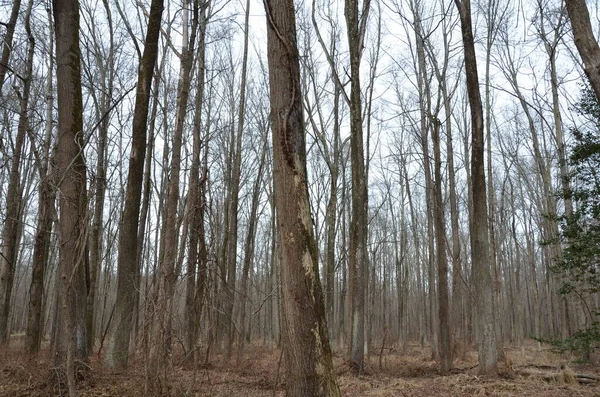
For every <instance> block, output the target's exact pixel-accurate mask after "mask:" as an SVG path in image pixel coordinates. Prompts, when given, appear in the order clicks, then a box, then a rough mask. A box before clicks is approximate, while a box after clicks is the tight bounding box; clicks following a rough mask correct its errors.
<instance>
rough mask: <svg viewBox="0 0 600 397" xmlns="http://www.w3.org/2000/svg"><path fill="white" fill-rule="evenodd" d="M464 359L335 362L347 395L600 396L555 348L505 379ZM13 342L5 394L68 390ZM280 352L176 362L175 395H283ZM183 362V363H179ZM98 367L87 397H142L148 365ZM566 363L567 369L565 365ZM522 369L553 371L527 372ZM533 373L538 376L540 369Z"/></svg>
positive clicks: (2, 384)
mask: <svg viewBox="0 0 600 397" xmlns="http://www.w3.org/2000/svg"><path fill="white" fill-rule="evenodd" d="M463 349H464V351H463V352H462V353H461V355H460V356H461V357H460V358H459V359H457V360H455V369H454V370H453V371H452V374H451V375H449V376H440V375H439V371H438V365H437V363H436V362H435V361H433V360H431V359H430V356H431V353H430V351H429V350H428V349H423V350H421V348H420V347H419V346H417V345H409V346H408V348H407V350H406V351H404V352H402V351H392V352H391V353H389V354H387V355H385V356H384V357H383V360H382V368H381V369H379V358H378V357H377V356H375V355H374V356H373V357H371V359H370V360H368V361H367V371H366V372H367V375H364V376H360V377H356V376H354V375H352V372H351V371H350V369H349V367H348V365H347V364H346V363H345V362H344V360H343V358H342V357H341V356H339V355H336V357H335V366H336V371H337V373H338V379H339V384H340V387H341V389H342V394H343V395H344V396H348V397H350V396H373V397H384V396H401V397H408V396H411V397H425V396H428V397H429V396H457V397H461V396H465V397H467V396H527V397H537V396H540V397H542V396H543V397H559V396H561V397H562V396H586V397H587V396H600V385H598V384H595V385H580V384H579V383H578V382H577V379H576V377H575V373H576V372H579V373H580V372H585V373H589V374H594V375H596V376H598V372H599V370H598V367H597V366H589V365H588V366H586V367H576V366H568V365H567V364H568V362H567V361H566V360H563V359H562V357H560V356H557V355H555V354H552V353H550V352H548V351H541V352H538V351H536V349H535V346H534V345H533V344H531V345H527V346H526V347H525V348H524V349H521V348H519V349H507V350H506V354H507V357H508V359H507V360H506V361H505V363H504V364H500V368H501V374H500V376H499V377H498V378H486V377H479V376H477V375H476V368H475V365H476V352H475V351H474V350H473V349H468V348H465V347H463ZM20 350H21V349H20V348H18V347H17V346H15V347H12V348H11V349H8V350H6V351H4V352H2V353H0V396H6V397H21V396H23V397H25V396H28V397H29V396H31V397H46V396H60V395H64V390H61V389H60V388H58V387H57V386H56V385H55V382H52V375H53V374H52V370H51V369H50V368H51V365H50V363H51V360H50V357H49V356H48V352H47V351H44V352H43V353H42V355H41V356H40V357H39V358H37V359H35V360H30V359H28V358H26V357H24V356H23V355H22V354H21V353H20ZM279 357H280V354H279V351H277V350H269V349H268V348H266V347H263V346H261V345H257V344H254V345H251V346H250V347H249V348H248V350H247V352H246V356H245V360H244V362H243V363H242V364H241V365H240V366H237V365H236V364H235V363H234V362H229V363H228V362H226V361H225V360H224V359H223V358H222V357H220V356H215V357H213V358H212V359H211V365H209V366H207V367H206V368H199V369H197V370H196V371H192V370H190V369H189V368H183V367H175V368H171V369H170V370H169V378H170V383H171V384H170V394H171V395H173V396H184V395H186V391H187V390H189V389H190V385H193V388H192V393H191V394H190V395H193V396H198V397H199V396H206V397H208V396H211V397H213V396H214V397H220V396H222V397H236V396H242V397H273V396H283V395H284V389H285V379H284V377H283V374H280V376H279V381H278V382H277V384H275V382H276V379H277V370H278V362H279ZM174 362H178V360H174ZM90 364H91V368H92V372H91V375H90V376H89V377H87V378H86V379H84V380H83V381H81V382H80V383H79V385H78V388H79V394H78V395H80V396H90V397H91V396H98V397H100V396H132V397H133V396H142V395H143V392H144V369H143V365H142V363H141V362H139V361H136V362H134V364H133V365H132V368H131V369H130V370H128V371H127V372H124V373H112V372H109V371H106V370H105V369H103V368H102V366H101V363H100V362H99V361H98V360H97V358H95V357H94V358H92V360H91V363H90ZM561 366H562V367H563V368H562V369H561ZM521 368H531V369H532V370H533V372H535V371H539V372H540V373H541V374H545V375H547V374H552V376H550V377H548V376H545V375H544V376H522V375H520V374H519V371H520V369H521ZM533 372H532V373H533Z"/></svg>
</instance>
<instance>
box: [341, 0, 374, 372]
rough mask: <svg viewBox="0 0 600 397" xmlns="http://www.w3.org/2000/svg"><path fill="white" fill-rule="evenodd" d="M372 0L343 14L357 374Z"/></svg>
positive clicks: (357, 365) (349, 2)
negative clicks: (363, 77) (364, 81)
mask: <svg viewBox="0 0 600 397" xmlns="http://www.w3.org/2000/svg"><path fill="white" fill-rule="evenodd" d="M369 9H370V0H365V1H364V2H363V7H362V13H361V15H359V9H358V0H346V1H345V6H344V15H345V17H346V26H347V34H348V48H349V51H350V167H351V173H352V217H351V219H350V263H349V269H350V296H351V298H350V299H351V302H350V303H351V310H350V318H351V320H350V324H351V332H350V335H351V336H350V346H351V348H350V350H351V352H350V365H351V367H352V369H353V371H355V372H356V373H357V374H362V372H363V370H364V355H365V299H366V298H365V295H366V279H367V274H366V272H367V261H368V253H367V233H368V225H367V223H368V208H369V204H368V197H369V196H368V192H367V175H366V172H365V153H364V142H363V125H362V121H363V120H362V109H361V103H362V99H361V91H360V61H361V55H362V49H363V43H364V36H365V30H366V23H367V20H368V16H369Z"/></svg>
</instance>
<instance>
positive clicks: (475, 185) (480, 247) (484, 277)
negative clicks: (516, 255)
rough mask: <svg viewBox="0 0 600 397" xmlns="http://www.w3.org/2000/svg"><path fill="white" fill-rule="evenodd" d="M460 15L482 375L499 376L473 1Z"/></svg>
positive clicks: (461, 3)
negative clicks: (466, 100)
mask: <svg viewBox="0 0 600 397" xmlns="http://www.w3.org/2000/svg"><path fill="white" fill-rule="evenodd" d="M455 3H456V6H457V8H458V10H459V13H460V20H461V31H462V40H463V47H464V56H465V72H466V76H467V95H468V99H469V105H470V108H471V134H472V141H471V181H472V182H471V183H472V192H473V209H472V213H471V221H470V228H471V236H470V237H471V256H472V259H471V262H472V265H471V266H472V272H473V283H474V287H475V288H474V289H475V294H474V297H473V298H474V299H475V305H476V310H477V321H478V324H477V325H478V333H477V344H478V354H479V373H480V374H485V375H497V374H498V364H497V349H496V329H495V321H494V311H493V306H494V296H493V286H492V278H491V274H490V247H489V244H490V243H489V236H488V231H489V229H488V225H487V222H488V215H487V203H486V183H485V163H484V156H483V154H484V141H483V128H484V126H483V105H482V102H481V93H480V91H479V77H478V73H477V57H476V55H475V44H474V40H473V28H472V24H471V2H470V0H462V1H461V0H455Z"/></svg>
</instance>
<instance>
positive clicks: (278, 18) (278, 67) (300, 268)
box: [265, 0, 340, 397]
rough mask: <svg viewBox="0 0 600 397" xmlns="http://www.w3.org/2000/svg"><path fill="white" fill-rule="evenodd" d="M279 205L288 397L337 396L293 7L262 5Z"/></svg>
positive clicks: (278, 2) (277, 0)
mask: <svg viewBox="0 0 600 397" xmlns="http://www.w3.org/2000/svg"><path fill="white" fill-rule="evenodd" d="M265 12H266V14H267V21H268V23H267V49H268V50H267V51H268V63H269V85H270V98H271V125H272V129H273V164H274V170H273V171H274V175H273V179H274V198H275V208H276V213H277V231H278V235H279V238H280V239H281V245H280V249H279V258H280V269H281V293H282V317H283V318H282V321H281V323H282V325H283V329H282V337H283V346H282V348H283V349H284V353H285V363H286V370H287V379H286V392H287V396H289V397H300V396H314V397H318V396H340V391H339V388H338V386H337V384H336V380H335V373H334V371H333V362H332V356H331V350H330V346H329V338H328V335H327V324H326V320H325V305H324V301H323V291H322V289H321V283H320V281H319V269H318V258H317V246H316V241H315V238H314V233H313V225H312V218H311V213H310V204H309V197H308V184H307V180H306V147H305V145H306V141H305V134H306V131H305V126H304V119H303V115H302V94H301V92H300V61H299V54H298V48H297V44H296V21H295V15H294V6H293V3H290V2H286V1H281V0H270V1H266V2H265Z"/></svg>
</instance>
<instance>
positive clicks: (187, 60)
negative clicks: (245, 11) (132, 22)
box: [146, 4, 198, 395]
mask: <svg viewBox="0 0 600 397" xmlns="http://www.w3.org/2000/svg"><path fill="white" fill-rule="evenodd" d="M187 6H188V4H186V5H184V14H183V23H184V31H183V48H182V52H181V64H180V71H179V82H178V86H177V111H176V113H177V115H176V119H175V131H174V132H173V146H172V156H171V166H170V171H171V175H170V179H169V183H168V186H167V192H168V193H167V203H166V207H165V217H164V230H165V234H164V253H163V255H162V257H161V259H160V262H159V266H158V269H157V272H158V274H157V277H158V279H157V292H158V296H157V302H156V316H155V318H154V324H153V326H152V331H151V332H152V333H151V335H150V337H151V345H150V362H149V364H148V366H147V368H146V388H147V389H146V391H147V392H148V393H154V394H158V395H161V394H162V393H165V392H166V391H167V384H166V382H167V379H166V370H165V368H164V367H165V365H166V362H165V361H166V357H167V355H168V354H169V351H170V348H171V346H170V345H171V339H172V338H171V333H172V331H171V327H172V307H173V294H174V292H175V282H176V281H177V275H178V273H179V271H178V270H179V268H180V266H179V265H177V260H178V257H177V255H178V241H179V230H180V223H179V222H178V217H177V210H178V204H179V189H180V186H179V181H180V176H181V148H182V142H183V127H184V121H185V118H186V115H187V104H188V99H189V94H190V85H191V71H192V67H193V60H194V52H193V50H194V46H195V42H196V33H197V27H198V13H195V15H193V17H192V24H191V27H189V26H188V17H187V13H188V11H187V9H186V8H185V7H187ZM188 29H189V34H188ZM184 238H185V236H184Z"/></svg>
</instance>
